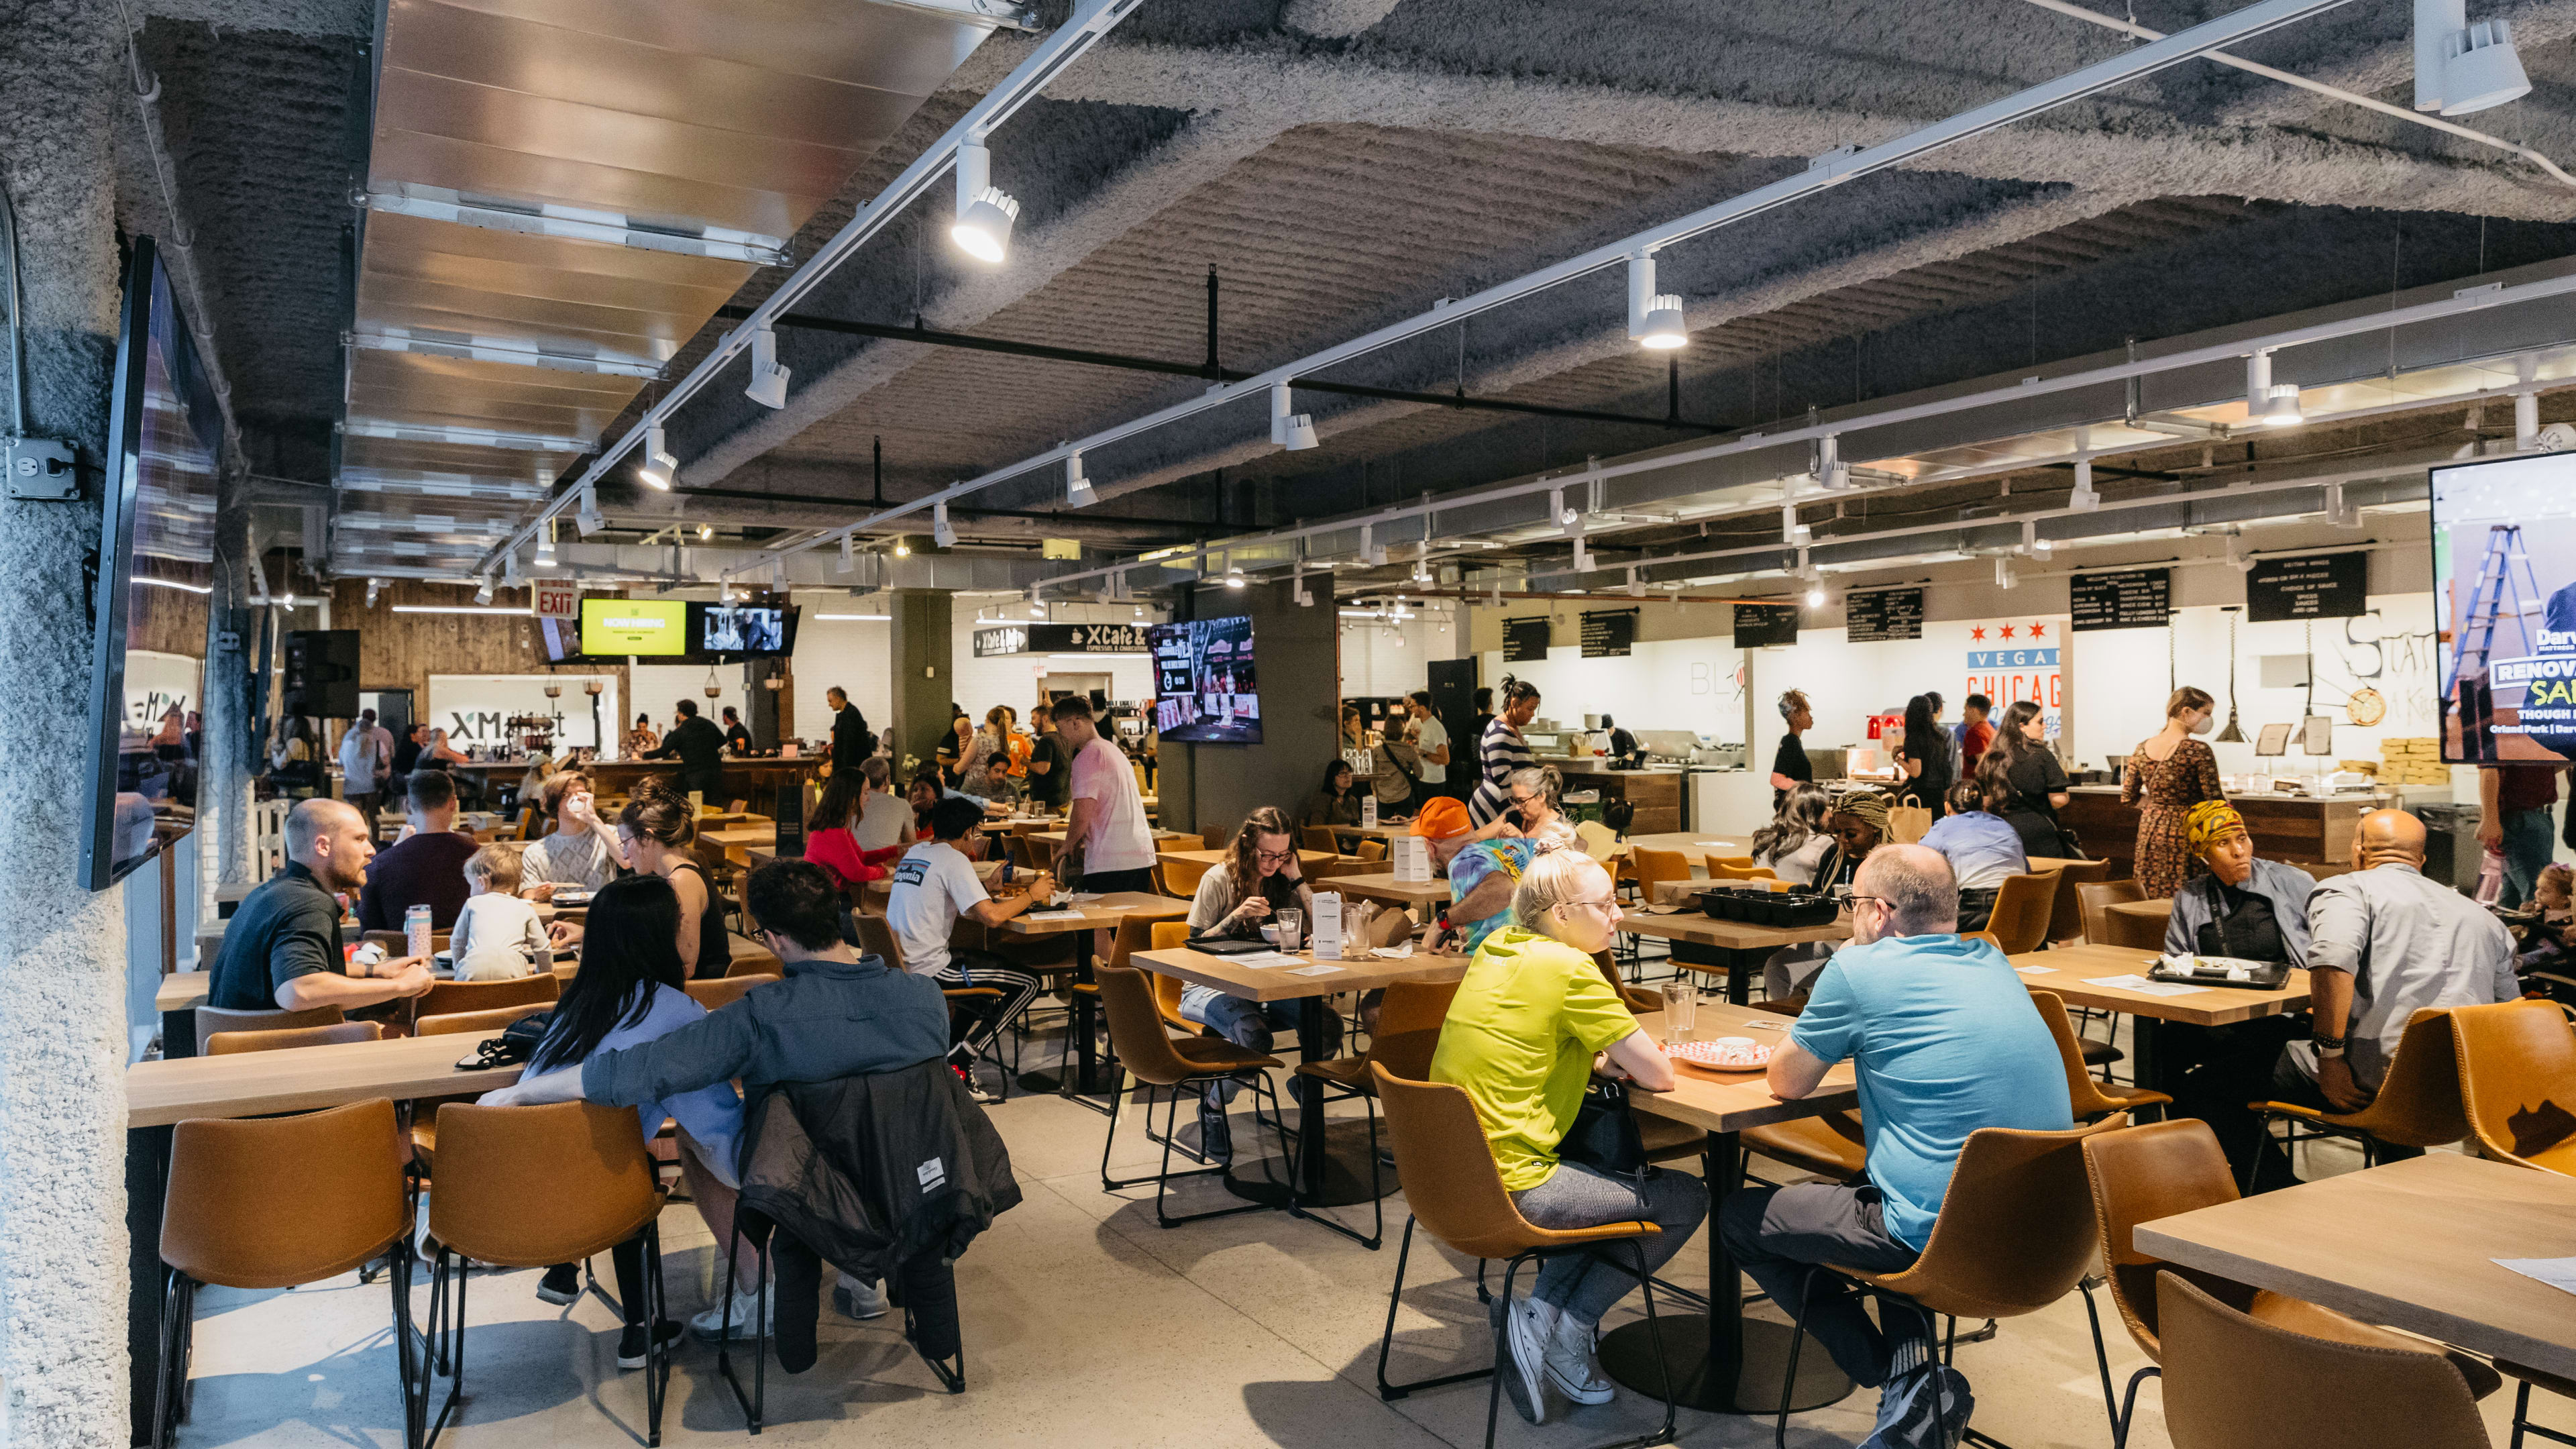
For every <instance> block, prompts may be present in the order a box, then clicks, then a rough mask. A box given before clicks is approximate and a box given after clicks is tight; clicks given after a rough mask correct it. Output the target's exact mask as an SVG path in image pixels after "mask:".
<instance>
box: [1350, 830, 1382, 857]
mask: <svg viewBox="0 0 2576 1449" xmlns="http://www.w3.org/2000/svg"><path fill="white" fill-rule="evenodd" d="M1351 853H1352V854H1353V855H1356V856H1358V857H1359V858H1360V859H1362V860H1365V861H1370V862H1372V863H1374V862H1376V861H1381V860H1384V859H1386V842H1385V841H1383V840H1380V839H1378V838H1377V837H1375V836H1371V837H1369V838H1368V839H1366V840H1363V841H1361V842H1360V845H1359V849H1357V850H1355V851H1352V852H1351Z"/></svg>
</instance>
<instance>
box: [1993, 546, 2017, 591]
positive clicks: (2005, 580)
mask: <svg viewBox="0 0 2576 1449" xmlns="http://www.w3.org/2000/svg"><path fill="white" fill-rule="evenodd" d="M2014 583H2015V579H2014V578H2013V571H2012V560H2011V559H2010V558H2009V557H2006V556H2005V555H2003V554H1997V555H1995V587H1996V588H1999V589H2009V588H2011V587H2012V586H2013V584H2014Z"/></svg>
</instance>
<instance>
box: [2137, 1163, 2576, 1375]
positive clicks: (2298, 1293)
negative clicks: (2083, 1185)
mask: <svg viewBox="0 0 2576 1449" xmlns="http://www.w3.org/2000/svg"><path fill="white" fill-rule="evenodd" d="M2137 1245H2138V1248H2139V1251H2141V1252H2146V1253H2152V1254H2154V1255H2155V1256H2157V1257H2159V1258H2163V1259H2166V1260H2167V1261H2170V1262H2175V1263H2180V1264H2182V1265H2184V1266H2185V1267H2191V1268H2199V1269H2203V1270H2205V1271H2207V1272H2211V1273H2216V1274H2218V1275H2220V1276H2221V1277H2225V1278H2232V1279H2234V1280H2235V1281H2237V1282H2239V1283H2250V1284H2252V1285H2253V1286H2255V1287H2257V1288H2269V1289H2271V1290H2272V1291H2274V1292H2276V1293H2285V1294H2288V1295H2289V1296H2291V1297H2293V1298H2304V1299H2306V1300H2307V1301H2308V1302H2310V1303H2319V1304H2323V1305H2324V1306H2326V1307H2328V1308H2333V1309H2337V1310H2340V1311H2342V1312H2345V1313H2349V1314H2351V1315H2352V1316H2353V1317H2355V1318H2358V1319H2360V1320H2361V1321H2363V1322H2364V1323H2385V1324H2388V1325H2390V1326H2391V1327H2395V1328H2402V1329H2405V1330H2406V1331H2408V1332H2410V1333H2420V1334H2422V1335H2424V1336H2425V1337H2427V1338H2434V1339H2439V1340H2441V1341H2442V1342H2444V1343H2450V1344H2456V1345H2458V1346H2459V1347H2461V1348H2465V1349H2470V1350H2473V1351H2475V1352H2478V1353H2483V1354H2488V1355H2492V1356H2493V1357H2496V1358H2502V1359H2509V1360H2511V1361H2513V1362H2515V1363H2518V1364H2524V1365H2527V1366H2529V1367H2531V1368H2536V1369H2540V1370H2542V1371H2543V1372H2546V1373H2553V1374H2557V1375H2559V1376H2560V1377H2562V1378H2576V1299H2571V1297H2570V1295H2569V1294H2568V1293H2567V1292H2566V1291H2565V1290H2563V1289H2559V1288H2554V1287H2551V1286H2550V1285H2548V1284H2546V1283H2542V1282H2540V1281H2538V1280H2536V1279H2532V1278H2526V1277H2524V1276H2523V1275H2522V1274H2520V1273H2516V1272H2514V1271H2513V1270H2511V1269H2509V1268H2501V1267H2498V1266H2497V1265H2496V1264H2495V1262H2494V1260H2495V1259H2497V1258H2563V1257H2566V1256H2567V1255H2568V1249H2569V1247H2570V1246H2571V1245H2576V1180H2571V1179H2569V1178H2566V1177H2563V1176H2561V1175H2559V1174H2557V1173H2554V1172H2540V1171H2535V1170H2533V1169H2530V1168H2525V1167H2514V1166H2509V1165H2507V1164H2505V1163H2501V1162H2486V1161H2482V1160H2480V1159H2477V1158H2473V1157H2464V1156H2462V1155H2460V1154H2459V1153H2456V1152H2434V1153H2428V1154H2426V1155H2425V1156H2423V1157H2418V1158H2413V1159H2411V1160H2408V1161H2405V1162H2392V1163H2389V1164H2388V1165H2386V1166H2384V1167H2373V1168H2368V1169H2365V1170H2364V1171H2361V1172H2347V1173H2342V1174H2339V1175H2337V1176H2334V1177H2328V1178H2322V1179H2320V1180H2318V1181H2315V1182H2306V1183H2301V1184H2299V1185H2298V1186H2296V1187H2291V1188H2285V1189H2283V1190H2281V1191H2279V1192H2267V1193H2264V1194H2262V1195H2261V1196H2258V1197H2249V1198H2243V1199H2239V1200H2237V1201H2234V1202H2225V1203H2220V1204H2218V1205H2216V1206H2214V1207H2205V1208H2202V1209H2200V1210H2198V1211H2197V1212H2188V1213H2184V1214H2182V1215H2181V1216H2179V1217H2170V1218H2160V1219H2158V1220H2156V1221H2154V1222H2151V1223H2141V1224H2139V1225H2138V1228H2137Z"/></svg>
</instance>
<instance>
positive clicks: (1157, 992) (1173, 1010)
mask: <svg viewBox="0 0 2576 1449" xmlns="http://www.w3.org/2000/svg"><path fill="white" fill-rule="evenodd" d="M1120 924H1121V925H1124V924H1125V921H1124V920H1123V919H1122V920H1121V921H1120ZM1148 929H1149V932H1150V934H1151V937H1152V941H1153V946H1152V948H1151V949H1153V950H1156V951H1177V950H1179V949H1181V948H1182V947H1183V946H1186V945H1188V944H1189V943H1190V923H1189V922H1187V921H1154V922H1150V923H1149V925H1148ZM1119 964H1120V965H1122V966H1123V965H1125V964H1126V963H1125V962H1123V961H1122V962H1120V963H1119ZM1094 974H1095V975H1096V974H1097V973H1094ZM1146 980H1147V982H1148V983H1149V984H1150V985H1152V987H1153V988H1154V1012H1155V1014H1156V1015H1158V1016H1160V1017H1161V1018H1162V1019H1163V1021H1164V1023H1165V1024H1166V1025H1169V1026H1172V1027H1175V1028H1178V1029H1179V1030H1181V1031H1184V1032H1187V1033H1188V1034H1190V1035H1191V1036H1197V1035H1198V1034H1199V1033H1200V1032H1201V1031H1202V1030H1203V1028H1202V1027H1200V1025H1199V1024H1198V1023H1197V1022H1195V1021H1192V1020H1190V1019H1189V1018H1188V1017H1186V1016H1183V1015H1181V989H1182V988H1183V987H1184V986H1186V985H1187V984H1188V983H1187V982H1184V981H1183V980H1181V978H1179V977H1178V976H1172V975H1167V974H1165V973H1164V972H1161V971H1152V972H1147V973H1146Z"/></svg>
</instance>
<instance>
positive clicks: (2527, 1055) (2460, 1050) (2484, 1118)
mask: <svg viewBox="0 0 2576 1449" xmlns="http://www.w3.org/2000/svg"><path fill="white" fill-rule="evenodd" d="M204 1014H205V1013H204V1012H203V1010H202V1009H201V1010H200V1011H199V1012H198V1015H199V1016H200V1017H203V1016H204ZM2451 1032H2452V1039H2453V1042H2454V1045H2455V1047H2456V1051H2457V1055H2458V1058H2459V1076H2460V1096H2461V1099H2462V1102H2461V1105H2462V1107H2463V1109H2464V1110H2463V1115H2464V1116H2466V1118H2467V1119H2468V1123H2469V1128H2470V1130H2471V1131H2472V1132H2473V1133H2475V1134H2476V1136H2477V1139H2478V1146H2479V1148H2480V1149H2481V1150H2482V1151H2483V1152H2484V1153H2485V1154H2486V1155H2487V1156H2489V1157H2493V1158H2496V1159H2499V1160H2501V1161H2505V1162H2518V1163H2521V1164H2522V1165H2523V1166H2525V1167H2531V1166H2535V1165H2537V1164H2535V1163H2533V1162H2532V1161H2531V1159H2532V1158H2534V1157H2537V1156H2538V1155H2540V1154H2541V1153H2543V1152H2546V1151H2548V1150H2549V1149H2550V1148H2552V1147H2555V1146H2557V1145H2558V1144H2560V1143H2562V1142H2565V1141H2567V1140H2568V1138H2569V1137H2570V1136H2576V1032H2570V1031H2569V1030H2568V1025H2567V1017H2566V1014H2565V1013H2564V1012H2563V1011H2561V1010H2560V1009H2559V1007H2558V1006H2557V1005H2556V1004H2554V1003H2552V1002H2547V1001H2504V1002H2498V1003H2496V1004H2495V1005H2492V1006H2462V1007H2455V1008H2453V1009H2452V1012H2451ZM2393 1074H2394V1073H2393V1071H2392V1075H2393Z"/></svg>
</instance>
